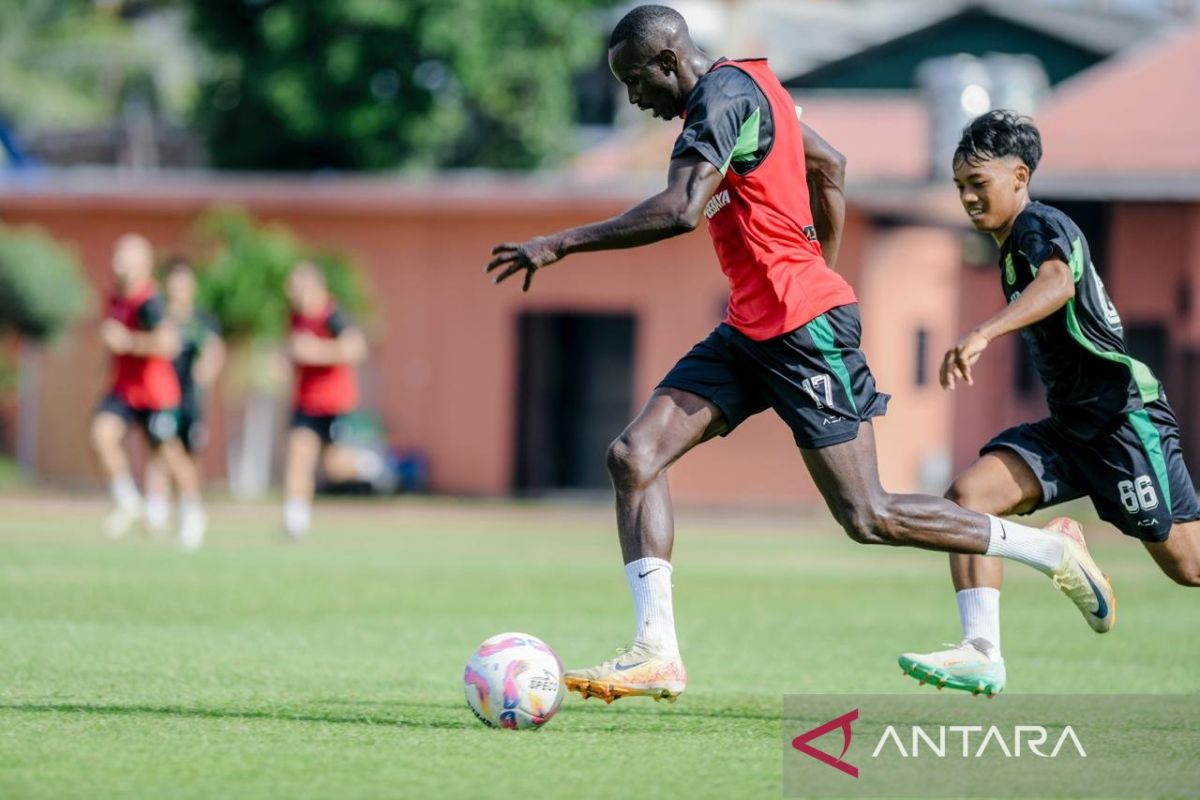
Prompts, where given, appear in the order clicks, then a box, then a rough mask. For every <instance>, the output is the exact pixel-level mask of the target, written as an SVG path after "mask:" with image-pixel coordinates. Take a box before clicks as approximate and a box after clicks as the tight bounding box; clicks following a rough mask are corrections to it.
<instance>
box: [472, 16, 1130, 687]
mask: <svg viewBox="0 0 1200 800" xmlns="http://www.w3.org/2000/svg"><path fill="white" fill-rule="evenodd" d="M608 60H609V66H610V68H611V70H612V72H613V74H614V75H615V76H616V78H617V79H618V80H620V81H621V83H623V84H624V85H625V87H626V89H627V91H628V95H629V102H630V103H631V104H633V105H636V106H638V107H639V108H642V109H645V110H648V111H651V112H652V113H653V114H654V116H656V117H661V118H663V119H668V120H669V119H674V118H675V117H680V116H682V117H683V118H684V120H685V122H684V126H683V131H682V133H681V134H680V135H679V138H678V139H677V141H676V143H675V147H674V150H673V151H672V154H671V163H670V168H669V171H668V176H667V187H666V188H665V189H664V190H663V191H661V192H659V193H658V194H656V195H654V196H652V197H650V198H648V199H646V200H644V201H642V202H641V203H639V204H638V205H636V206H634V207H633V208H631V209H629V210H628V211H626V212H624V213H623V214H620V215H618V216H616V217H613V218H611V219H608V220H604V221H602V222H597V223H594V224H591V225H583V226H581V227H577V228H571V229H568V230H564V231H559V232H557V233H554V234H551V235H549V236H539V237H536V238H534V239H531V240H529V241H526V242H523V243H505V244H500V245H497V246H496V247H495V248H494V249H493V251H492V252H493V255H494V257H493V258H492V260H491V261H490V262H489V264H488V265H487V270H488V271H489V272H493V273H494V275H495V278H494V280H495V281H496V282H499V281H503V280H506V279H508V278H511V277H513V276H515V275H522V276H523V278H524V288H525V289H529V287H530V285H531V282H532V281H533V278H534V276H535V275H536V274H537V273H538V271H539V270H541V269H544V268H546V267H548V266H550V265H551V264H553V263H554V262H556V261H558V260H560V259H562V258H563V257H565V256H567V255H570V254H572V253H579V252H586V251H590V250H607V249H614V248H623V247H637V246H640V245H645V244H650V243H651V242H656V241H659V240H661V239H666V238H668V237H671V236H676V235H679V234H682V233H686V232H688V231H691V230H693V229H694V228H695V227H697V226H698V225H699V224H700V221H701V219H706V220H707V221H708V229H709V233H710V234H711V235H712V239H713V245H714V247H715V249H716V252H717V258H718V261H719V262H720V264H721V269H722V271H723V272H724V273H725V275H726V277H727V279H728V281H729V287H730V298H729V305H728V309H727V314H726V321H725V322H724V323H723V324H721V325H719V326H718V327H717V328H716V330H714V331H713V332H712V333H711V334H710V335H709V336H708V337H707V338H706V339H704V340H703V341H702V342H700V343H699V344H697V345H696V346H695V347H694V348H693V349H692V350H691V352H689V353H688V354H687V355H685V356H684V357H683V358H682V359H681V360H680V361H679V362H678V363H677V364H676V365H675V366H674V368H672V369H671V371H670V372H668V373H667V375H666V377H665V378H663V380H662V382H661V383H660V384H659V386H658V388H657V389H655V390H654V392H653V394H651V396H650V398H649V400H648V401H647V402H646V405H645V406H644V407H643V408H642V410H641V412H640V413H639V414H638V416H637V418H636V419H634V420H633V422H632V423H630V425H629V426H628V427H627V428H626V429H625V431H624V432H623V433H622V434H621V435H620V436H619V437H618V438H617V439H616V441H614V442H613V443H612V445H611V446H610V448H609V451H608V467H609V473H610V475H611V477H612V481H613V486H614V488H615V490H616V500H617V503H616V505H617V527H618V530H619V534H620V544H621V553H622V556H623V558H624V562H625V575H626V578H627V580H628V582H629V588H630V592H631V594H632V595H633V603H634V612H635V620H636V628H635V633H634V639H633V644H632V645H631V646H630V647H629V648H627V649H626V650H624V651H623V652H622V653H620V654H619V655H618V656H617V657H616V658H613V659H610V660H608V661H605V662H604V663H602V664H600V665H599V666H597V667H593V668H591V669H582V670H572V671H569V672H568V673H566V676H565V681H566V684H567V686H568V687H569V688H570V689H571V690H572V691H578V692H580V693H581V694H583V695H584V697H588V696H595V697H600V698H603V699H604V700H606V701H612V700H613V699H615V698H617V697H622V696H627V695H648V696H652V697H656V698H669V699H673V698H674V697H676V696H677V695H678V694H679V693H680V692H682V691H683V690H684V687H685V684H686V681H687V677H686V674H685V671H684V666H683V661H682V660H681V658H680V655H679V647H678V643H677V640H676V635H675V624H674V612H673V609H672V603H671V572H672V568H671V563H670V558H671V548H672V544H673V540H674V530H673V521H672V511H671V500H670V494H669V490H668V487H667V476H666V472H667V468H668V467H669V466H670V465H671V464H673V463H674V462H675V461H676V460H677V459H679V458H680V457H682V456H683V455H684V454H685V453H687V452H688V451H689V450H691V449H692V448H693V447H695V446H697V445H699V444H701V443H703V442H705V441H707V440H709V439H711V438H713V437H714V436H719V435H726V434H729V433H731V432H732V431H733V430H734V429H735V428H737V426H738V425H739V424H741V422H742V421H743V420H745V419H746V418H747V417H749V416H751V415H753V414H757V413H759V412H761V411H764V410H765V409H767V408H771V409H773V410H774V411H775V413H776V414H778V415H779V416H780V417H781V418H782V419H783V420H784V422H785V423H787V425H788V426H789V427H790V428H791V431H792V434H793V438H794V439H795V442H796V445H797V447H799V449H800V454H801V457H802V458H803V460H804V463H805V465H806V466H807V467H808V471H809V474H810V475H811V476H812V478H813V480H814V482H815V483H816V485H817V487H818V489H819V490H820V492H821V494H822V495H823V497H824V499H825V502H826V504H827V505H828V506H829V510H830V511H831V512H832V514H833V516H834V518H835V519H836V520H837V521H838V522H839V523H840V524H841V526H842V527H843V528H844V529H845V531H846V533H847V534H848V535H849V536H850V537H851V538H852V539H854V540H855V541H857V542H862V543H864V544H887V545H907V546H914V547H923V548H928V549H933V550H943V551H950V552H961V553H978V554H984V553H987V554H989V555H999V556H1004V557H1007V558H1012V559H1015V560H1018V561H1021V562H1023V563H1025V564H1029V565H1030V566H1033V567H1035V568H1036V569H1038V570H1040V571H1041V572H1043V573H1045V574H1046V575H1049V576H1051V577H1053V578H1054V580H1055V581H1056V582H1057V583H1058V584H1059V586H1061V587H1062V588H1063V590H1064V591H1065V592H1066V593H1067V594H1068V596H1070V597H1071V599H1072V600H1073V601H1074V602H1075V604H1076V605H1077V606H1078V607H1079V609H1080V610H1081V611H1082V612H1083V614H1084V615H1085V617H1088V618H1089V619H1090V620H1091V621H1092V624H1094V625H1108V624H1109V622H1110V620H1109V618H1108V617H1107V609H1108V608H1109V607H1111V605H1112V602H1113V599H1112V590H1111V588H1110V587H1109V585H1108V583H1107V581H1106V580H1105V579H1104V578H1103V577H1102V576H1101V573H1100V570H1099V569H1098V568H1097V567H1096V565H1095V563H1094V562H1093V561H1092V559H1091V557H1090V556H1089V555H1088V553H1087V550H1086V547H1085V546H1084V543H1083V540H1082V538H1078V537H1077V536H1073V535H1072V536H1068V535H1066V534H1064V533H1063V532H1060V531H1058V530H1050V531H1045V530H1038V529H1034V528H1030V527H1027V526H1024V525H1017V524H1014V523H1011V522H1008V521H1004V522H1001V520H999V519H998V518H996V517H988V516H985V515H983V514H978V513H975V512H971V511H966V510H964V509H962V508H960V507H959V506H956V505H954V504H953V503H951V502H949V501H948V500H945V499H942V498H934V497H927V496H922V495H896V494H891V493H889V492H887V491H885V490H884V489H883V487H882V486H880V483H879V474H878V468H877V465H876V457H875V437H874V433H873V430H872V427H871V422H870V420H871V419H872V418H873V417H876V416H879V415H880V414H883V413H884V411H885V409H886V405H887V400H888V397H887V395H884V394H881V393H879V392H877V391H876V390H875V381H874V379H873V378H872V376H871V372H870V370H869V369H868V367H867V363H866V360H865V358H864V357H863V354H862V352H861V351H860V350H859V349H858V344H859V317H858V306H857V305H856V301H855V296H854V292H853V290H851V288H850V286H849V285H848V284H847V283H846V282H845V281H844V280H843V279H842V278H841V277H840V276H839V275H838V274H837V273H835V272H834V271H833V270H832V269H831V268H830V267H829V266H828V264H829V263H831V262H833V261H834V259H835V258H836V255H837V249H838V243H839V240H840V238H841V235H842V226H843V223H844V216H845V200H844V196H843V192H842V181H843V170H844V159H843V157H842V156H841V155H840V154H839V153H837V152H836V151H835V150H834V149H833V148H832V147H830V146H829V145H828V144H826V143H825V142H824V141H823V140H822V139H821V138H820V137H819V136H817V135H816V134H815V133H813V131H812V130H811V129H810V128H808V127H807V126H802V125H801V124H800V121H799V116H798V112H797V109H796V108H795V106H794V105H793V103H792V99H791V96H790V95H788V93H787V91H786V90H785V89H784V88H783V86H782V85H781V84H780V83H779V80H778V79H777V78H776V77H775V75H774V74H773V73H772V72H771V69H770V67H768V65H767V63H766V62H765V61H762V60H747V61H730V60H727V59H723V58H722V59H717V60H714V59H712V58H710V57H709V56H708V55H707V54H705V53H704V52H702V51H701V50H700V49H699V48H698V47H697V46H696V44H695V43H694V42H693V41H692V39H691V36H690V35H689V33H688V29H687V24H686V23H685V22H684V20H683V18H682V17H681V16H680V15H679V14H678V13H677V12H675V11H673V10H672V9H669V8H666V7H663V6H639V7H637V8H635V9H633V10H632V11H630V12H629V13H628V14H626V15H625V17H624V18H622V19H621V21H620V22H619V23H618V24H617V26H616V28H615V29H614V30H613V33H612V36H611V37H610V39H609V50H608ZM810 185H811V187H812V190H811V194H810V188H809V187H810ZM1097 608H1100V609H1104V610H1105V611H1104V616H1102V617H1099V618H1096V617H1095V615H1094V611H1095V610H1096V609H1097Z"/></svg>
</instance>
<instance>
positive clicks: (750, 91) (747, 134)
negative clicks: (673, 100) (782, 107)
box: [671, 58, 775, 175]
mask: <svg viewBox="0 0 1200 800" xmlns="http://www.w3.org/2000/svg"><path fill="white" fill-rule="evenodd" d="M722 61H725V59H723V58H721V59H717V62H716V63H717V64H720V63H721V62H722ZM774 140H775V121H774V120H773V119H772V117H771V104H770V103H768V102H767V98H766V96H765V95H764V94H763V93H762V89H760V88H758V84H757V83H755V82H754V79H753V78H751V77H750V76H749V75H747V74H746V73H745V72H743V71H742V70H740V69H712V70H709V71H708V72H707V73H705V74H704V75H703V76H702V77H701V78H700V81H699V82H698V83H697V84H696V87H695V88H694V89H692V93H691V94H690V95H688V101H687V109H686V110H685V111H684V125H683V131H682V132H681V133H680V134H679V138H678V139H676V140H675V146H674V147H673V148H672V150H671V158H678V157H679V156H681V155H683V154H684V153H686V152H687V151H689V150H695V151H696V152H697V153H699V154H700V155H701V156H702V157H703V158H704V159H705V160H706V161H708V162H709V163H711V164H712V165H714V166H715V167H717V169H719V170H721V174H722V175H724V174H725V173H726V171H727V170H729V168H730V167H732V168H733V171H734V172H736V173H738V174H739V175H745V174H746V173H748V172H750V171H751V170H752V169H754V168H755V167H757V166H758V164H759V162H761V161H762V160H763V159H764V158H766V156H767V153H769V152H771V145H772V144H774Z"/></svg>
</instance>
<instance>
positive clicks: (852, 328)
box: [659, 304, 889, 449]
mask: <svg viewBox="0 0 1200 800" xmlns="http://www.w3.org/2000/svg"><path fill="white" fill-rule="evenodd" d="M861 333H862V326H861V324H860V322H859V319H858V305H857V304H851V305H846V306H839V307H837V308H834V309H831V310H830V311H827V312H825V313H824V314H822V315H820V316H819V317H817V318H816V319H814V320H812V321H811V322H809V323H807V324H806V325H803V326H801V327H799V328H797V329H796V330H794V331H792V332H791V333H785V334H783V335H782V336H777V337H775V338H774V339H768V340H766V341H763V342H758V341H755V340H753V339H751V338H750V337H748V336H746V335H745V334H743V333H741V332H739V331H737V330H736V329H734V328H733V327H731V326H730V325H727V324H725V323H722V324H721V325H718V326H717V328H716V330H714V331H713V332H712V333H710V334H709V335H708V338H706V339H705V340H704V341H702V342H700V343H699V344H697V345H696V346H695V347H693V348H692V350H691V352H689V353H688V354H687V355H685V356H684V357H683V358H681V359H680V360H679V363H677V364H676V365H675V366H674V367H672V368H671V371H670V372H668V373H667V376H666V377H665V378H663V379H662V381H661V382H660V383H659V386H660V387H666V388H671V389H682V390H683V391H685V392H691V393H692V394H695V395H699V396H700V397H703V398H704V399H705V400H708V401H709V402H710V403H712V404H713V405H715V406H717V407H718V408H719V409H721V414H722V415H723V416H724V417H725V422H726V424H727V425H728V429H727V430H726V431H725V434H724V435H728V434H729V433H730V432H732V431H733V429H734V428H736V427H737V426H738V425H740V424H741V423H742V422H743V421H744V420H745V419H747V418H748V417H751V416H753V415H755V414H757V413H758V412H760V411H765V410H766V409H768V408H772V409H774V410H775V413H776V414H778V415H779V416H780V418H781V419H782V420H783V421H784V422H785V423H787V426H788V427H789V428H791V429H792V436H793V438H794V439H795V440H796V446H797V447H801V448H805V449H817V448H821V447H829V446H830V445H835V444H840V443H842V442H848V441H850V440H851V439H853V438H854V437H856V436H857V435H858V426H859V423H861V422H863V421H864V420H868V419H870V418H871V417H878V416H881V415H883V414H884V413H886V412H887V403H888V400H889V396H888V395H886V394H883V393H881V392H877V391H875V378H874V377H872V375H871V370H870V369H869V368H868V367H867V360H866V358H865V357H864V356H863V353H862V351H861V350H859V349H858V342H859V338H860V336H861Z"/></svg>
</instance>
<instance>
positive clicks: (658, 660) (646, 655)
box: [563, 642, 687, 703]
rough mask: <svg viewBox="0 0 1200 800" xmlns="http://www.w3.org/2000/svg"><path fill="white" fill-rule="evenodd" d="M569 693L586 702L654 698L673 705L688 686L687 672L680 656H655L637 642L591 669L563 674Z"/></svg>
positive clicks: (573, 670) (657, 654)
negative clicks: (578, 696)
mask: <svg viewBox="0 0 1200 800" xmlns="http://www.w3.org/2000/svg"><path fill="white" fill-rule="evenodd" d="M563 683H565V684H566V687H567V691H570V692H579V693H580V694H581V695H583V699H584V700H586V699H587V698H589V697H599V698H600V699H601V700H603V701H604V702H606V703H611V702H612V701H613V700H618V699H620V698H622V697H653V698H654V699H655V700H669V701H671V702H672V703H673V702H675V699H676V698H677V697H679V695H681V694H683V690H684V689H685V688H686V687H687V672H686V671H685V670H684V668H683V660H682V659H680V657H679V656H678V655H663V654H660V653H656V652H654V651H652V650H650V649H649V648H647V647H646V646H645V645H643V644H640V643H638V642H634V644H633V646H631V647H630V648H628V649H627V650H623V651H621V653H620V655H618V656H617V657H616V658H610V659H609V660H608V661H605V662H604V663H603V664H600V665H599V666H596V667H592V668H591V669H572V670H567V671H566V672H565V673H563Z"/></svg>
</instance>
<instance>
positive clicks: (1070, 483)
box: [900, 111, 1200, 693]
mask: <svg viewBox="0 0 1200 800" xmlns="http://www.w3.org/2000/svg"><path fill="white" fill-rule="evenodd" d="M1041 156H1042V141H1041V136H1040V135H1039V133H1038V130H1037V128H1036V127H1034V125H1033V123H1032V122H1031V121H1030V120H1029V119H1028V118H1026V117H1021V116H1018V115H1017V114H1014V113H1013V112H1011V111H990V112H988V113H987V114H984V115H982V116H980V117H978V118H976V119H975V120H974V121H973V122H972V123H971V124H970V125H968V126H967V127H966V128H965V129H964V130H963V134H962V138H961V140H960V141H959V143H958V148H957V149H956V151H955V153H954V183H955V185H956V186H957V187H958V195H959V199H960V200H961V201H962V205H963V209H964V210H965V211H966V212H967V216H969V217H970V219H971V223H972V224H973V225H974V226H975V229H976V230H978V231H982V232H985V233H989V234H991V235H992V237H993V238H994V239H995V240H996V243H997V244H998V245H1000V269H999V272H1000V282H1001V290H1002V291H1003V292H1004V297H1005V298H1006V299H1007V301H1008V305H1007V307H1006V308H1005V309H1004V310H1003V311H1001V312H999V313H998V314H996V315H995V316H993V317H992V318H991V319H989V320H987V321H986V322H984V323H983V324H982V325H980V326H979V327H978V328H976V329H975V330H973V331H971V332H970V333H968V334H967V335H966V336H964V337H963V338H962V340H961V341H960V342H959V343H958V344H957V345H956V346H955V347H953V348H951V349H950V350H949V351H948V352H947V353H946V355H945V358H944V359H943V361H942V369H941V382H942V386H943V387H945V388H946V389H954V387H955V385H956V383H957V382H958V381H963V382H965V383H966V384H967V385H971V384H972V383H974V380H973V378H972V375H971V370H972V367H973V366H974V364H975V362H977V361H978V360H979V358H980V356H982V355H983V353H984V351H985V350H986V349H987V347H988V345H989V344H990V343H991V342H992V341H994V340H995V339H997V338H999V337H1001V336H1007V335H1009V334H1011V333H1016V332H1018V331H1019V332H1020V333H1021V338H1022V339H1024V341H1025V344H1026V346H1028V347H1029V350H1030V352H1031V354H1032V355H1033V361H1034V364H1035V365H1036V366H1037V370H1038V374H1039V375H1040V376H1041V378H1042V382H1043V383H1044V384H1045V386H1046V400H1047V401H1048V404H1049V407H1050V416H1049V417H1048V418H1046V419H1043V420H1040V421H1038V422H1034V423H1027V424H1024V425H1018V426H1017V427H1015V428H1010V429H1009V430H1006V431H1003V432H1002V433H1000V434H999V435H997V436H996V437H995V438H993V439H992V440H991V441H990V442H988V443H987V444H985V445H984V446H983V449H982V450H981V451H980V455H979V460H978V461H976V462H975V463H974V464H972V465H971V466H970V467H968V468H967V469H966V471H965V472H963V473H962V474H961V475H959V476H958V477H957V478H956V479H955V481H954V484H953V485H952V486H951V487H950V490H949V492H947V494H946V496H947V497H949V498H950V499H952V500H954V501H955V502H956V503H958V504H960V505H962V506H964V507H966V508H970V509H973V510H975V511H979V512H981V513H985V514H996V515H1007V514H1029V513H1031V512H1033V511H1036V510H1038V509H1041V508H1047V507H1049V506H1053V505H1056V504H1058V503H1062V502H1066V501H1067V500H1074V499H1075V498H1078V497H1089V498H1091V501H1092V504H1093V505H1094V506H1095V507H1096V512H1097V513H1098V514H1099V515H1100V518H1101V519H1103V520H1107V521H1108V522H1111V523H1112V524H1113V525H1115V526H1116V527H1117V528H1119V529H1120V530H1121V532H1122V533H1124V534H1126V535H1127V536H1132V537H1133V538H1135V539H1138V540H1140V541H1141V542H1142V544H1143V545H1144V546H1145V548H1146V550H1147V551H1149V553H1150V555H1151V557H1152V558H1153V559H1154V561H1155V562H1156V563H1157V564H1158V566H1159V567H1160V568H1161V569H1162V571H1163V572H1165V573H1166V574H1167V575H1168V576H1169V577H1170V578H1171V579H1172V580H1174V581H1176V582H1177V583H1180V584H1182V585H1184V586H1200V522H1197V521H1196V520H1198V519H1200V505H1198V504H1197V502H1196V489H1195V487H1193V485H1192V480H1191V477H1190V476H1189V473H1188V469H1187V465H1185V464H1184V462H1183V455H1182V453H1181V451H1180V449H1179V425H1178V423H1177V422H1176V421H1175V413H1174V412H1173V411H1172V410H1171V406H1170V405H1169V404H1168V403H1167V395H1166V393H1165V392H1164V391H1163V387H1162V384H1161V383H1160V382H1159V380H1158V378H1157V377H1155V376H1154V374H1153V373H1152V372H1151V371H1150V369H1149V368H1148V367H1147V366H1146V365H1145V364H1142V363H1141V362H1140V361H1137V360H1136V359H1134V358H1133V357H1132V356H1130V355H1129V352H1128V351H1127V350H1126V349H1125V341H1124V334H1123V330H1122V325H1121V318H1120V316H1119V315H1118V314H1117V310H1116V308H1115V307H1114V306H1113V304H1112V301H1111V300H1109V298H1108V293H1107V292H1106V291H1105V289H1104V283H1103V282H1102V281H1101V280H1100V275H1099V273H1097V272H1096V267H1095V265H1093V264H1092V259H1091V252H1090V250H1089V249H1088V243H1087V240H1086V239H1085V238H1084V236H1083V233H1082V231H1080V230H1079V226H1077V225H1076V224H1075V223H1074V222H1073V221H1072V220H1071V218H1070V217H1068V216H1067V215H1066V214H1064V213H1063V212H1061V211H1059V210H1058V209H1057V208H1054V207H1052V206H1048V205H1045V204H1043V203H1039V202H1037V201H1036V200H1031V199H1030V197H1029V180H1030V178H1031V177H1032V176H1033V171H1034V170H1035V169H1037V165H1038V161H1040V160H1041ZM950 574H951V578H952V580H953V582H954V588H955V590H956V592H957V599H958V610H959V619H960V621H961V623H962V630H963V640H962V643H961V644H960V645H958V646H957V647H954V648H951V649H949V650H942V651H938V652H933V653H905V654H904V655H902V656H901V657H900V666H901V667H902V668H903V669H904V671H905V672H906V673H907V674H909V675H912V676H913V677H915V678H917V679H919V680H921V682H922V683H925V682H932V683H934V684H936V685H939V686H948V687H951V688H955V689H964V690H967V691H972V692H978V691H981V690H983V691H987V692H989V693H994V692H997V691H1000V690H1001V689H1003V688H1004V684H1005V681H1006V680H1007V674H1006V671H1005V667H1004V659H1003V658H1002V657H1001V655H1000V583H1001V580H1002V579H1003V576H1004V565H1003V564H1002V563H1001V562H1000V561H999V560H997V559H994V558H987V557H985V556H982V555H970V554H965V553H953V554H951V556H950ZM1114 612H1115V610H1114Z"/></svg>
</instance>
